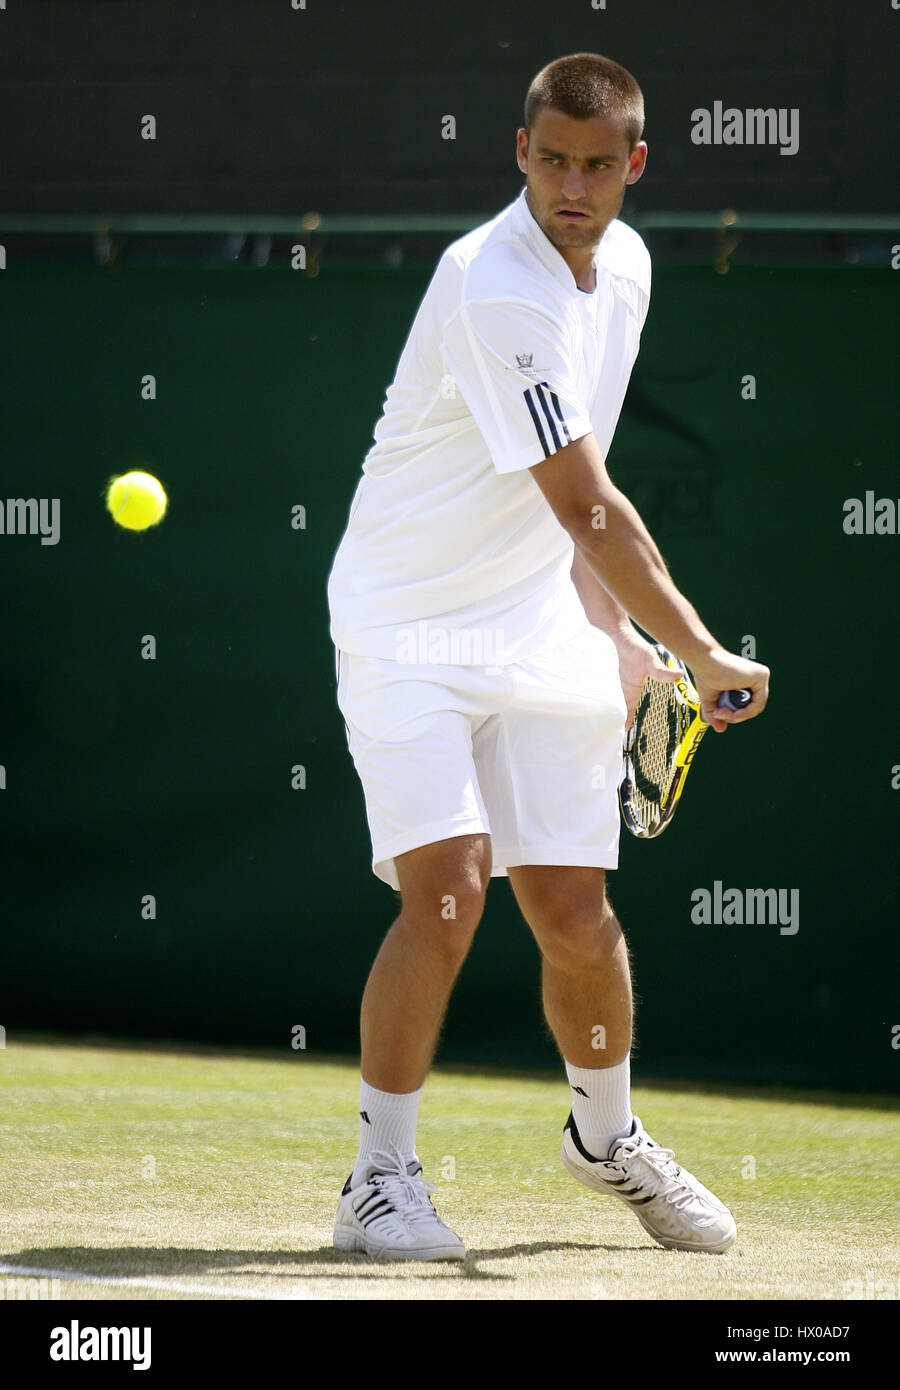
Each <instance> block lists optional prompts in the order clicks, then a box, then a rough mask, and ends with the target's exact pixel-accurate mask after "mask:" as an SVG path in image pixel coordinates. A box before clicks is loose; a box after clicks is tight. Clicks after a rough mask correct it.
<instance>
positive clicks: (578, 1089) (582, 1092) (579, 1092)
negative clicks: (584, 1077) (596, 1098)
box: [572, 1086, 588, 1100]
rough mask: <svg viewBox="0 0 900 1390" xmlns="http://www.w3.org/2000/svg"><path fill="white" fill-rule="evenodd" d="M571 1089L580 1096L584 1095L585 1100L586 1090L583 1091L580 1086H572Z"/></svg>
mask: <svg viewBox="0 0 900 1390" xmlns="http://www.w3.org/2000/svg"><path fill="white" fill-rule="evenodd" d="M572 1090H573V1091H577V1092H578V1094H579V1095H580V1096H584V1098H585V1100H587V1098H588V1093H587V1091H583V1090H582V1089H581V1087H580V1086H573V1087H572Z"/></svg>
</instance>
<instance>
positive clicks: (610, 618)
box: [572, 546, 678, 729]
mask: <svg viewBox="0 0 900 1390" xmlns="http://www.w3.org/2000/svg"><path fill="white" fill-rule="evenodd" d="M572 583H573V584H574V585H575V589H576V592H577V594H578V597H579V598H580V599H581V605H582V607H583V608H584V611H585V614H586V615H587V619H588V622H590V623H593V625H594V627H599V628H602V630H603V631H604V632H605V633H607V634H608V635H609V636H610V637H611V638H612V640H613V642H615V644H616V651H617V652H618V654H619V679H620V680H621V682H622V691H623V693H624V695H625V703H626V705H627V706H628V719H627V721H626V724H625V728H626V729H630V728H631V725H632V722H633V720H634V716H635V712H636V710H637V707H638V703H639V701H640V698H641V690H642V689H643V687H644V681H645V680H647V678H648V676H652V677H653V679H654V680H658V681H673V682H674V681H677V680H678V672H677V671H670V670H669V669H668V667H667V666H663V664H662V662H661V661H660V660H659V657H658V656H657V655H656V652H655V651H654V650H653V648H652V647H651V645H650V643H649V642H646V641H645V640H644V638H643V637H642V636H641V634H640V633H639V632H638V630H637V628H636V627H635V626H634V624H633V623H632V621H631V619H630V618H629V616H628V614H627V613H626V612H625V609H624V608H623V607H622V605H621V604H620V603H617V602H616V600H615V599H614V598H613V596H612V594H611V593H610V592H609V590H608V589H605V588H604V587H603V585H602V584H601V583H600V580H599V579H598V578H597V576H596V574H595V573H594V571H593V570H592V569H591V567H590V565H589V564H588V562H587V560H586V559H585V558H584V555H583V554H582V552H581V551H580V550H579V549H578V547H577V546H576V547H575V560H574V563H573V565H572Z"/></svg>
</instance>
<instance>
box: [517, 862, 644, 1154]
mask: <svg viewBox="0 0 900 1390" xmlns="http://www.w3.org/2000/svg"><path fill="white" fill-rule="evenodd" d="M509 880H510V884H511V886H512V889H513V892H514V893H515V896H516V901H517V902H518V904H519V907H520V908H521V910H522V914H523V916H524V917H525V920H526V921H527V922H528V925H529V926H530V927H531V930H532V932H533V933H534V937H535V940H536V941H537V943H538V946H539V947H540V950H541V955H542V957H543V965H542V974H543V981H542V983H543V1001H544V1013H545V1015H546V1018H547V1022H548V1024H549V1025H550V1029H551V1031H552V1033H553V1036H554V1037H555V1039H556V1042H557V1045H558V1047H559V1050H560V1052H561V1054H562V1057H563V1060H564V1062H565V1064H566V1072H567V1075H568V1078H569V1084H570V1087H571V1088H572V1110H573V1114H574V1116H575V1121H576V1124H577V1126H578V1129H579V1131H580V1132H581V1133H582V1137H583V1138H584V1140H585V1143H586V1144H587V1146H588V1147H589V1148H590V1150H591V1152H592V1153H597V1154H598V1156H599V1157H603V1158H605V1157H606V1154H607V1150H608V1147H609V1144H610V1143H611V1142H612V1140H613V1139H614V1138H618V1137H619V1136H620V1135H622V1134H625V1133H627V1132H628V1131H629V1128H630V1124H631V1120H632V1112H631V1076H630V1071H631V1063H630V1050H631V1037H632V1027H633V1002H632V991H631V970H630V966H629V960H628V947H627V944H626V942H625V938H624V936H623V934H622V929H621V927H620V926H619V923H618V920H617V919H616V916H615V913H614V912H613V910H612V907H611V905H610V903H609V900H608V898H607V896H606V881H605V880H606V875H605V871H604V870H603V869H593V868H571V867H568V866H564V867H560V866H555V865H554V866H544V865H527V866H520V867H518V868H512V869H510V870H509Z"/></svg>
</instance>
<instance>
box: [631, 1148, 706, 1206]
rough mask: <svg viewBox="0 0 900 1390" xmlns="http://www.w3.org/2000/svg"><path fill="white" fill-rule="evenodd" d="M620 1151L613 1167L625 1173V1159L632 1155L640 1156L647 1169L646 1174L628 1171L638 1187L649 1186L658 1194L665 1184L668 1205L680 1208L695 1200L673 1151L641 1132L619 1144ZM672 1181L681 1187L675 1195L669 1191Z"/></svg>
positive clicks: (634, 1156) (632, 1157)
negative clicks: (619, 1155)
mask: <svg viewBox="0 0 900 1390" xmlns="http://www.w3.org/2000/svg"><path fill="white" fill-rule="evenodd" d="M620 1152H622V1153H623V1157H622V1158H621V1159H617V1160H616V1162H615V1165H614V1166H615V1167H617V1168H621V1169H623V1170H624V1171H625V1172H627V1171H628V1164H629V1161H630V1160H631V1159H634V1158H636V1159H640V1160H641V1161H642V1162H643V1164H644V1165H645V1166H646V1167H647V1168H649V1169H650V1173H648V1174H646V1176H644V1175H643V1174H640V1175H638V1174H632V1173H629V1177H632V1178H633V1179H634V1181H636V1182H638V1183H640V1184H641V1185H642V1186H649V1187H650V1189H651V1190H652V1191H653V1192H654V1195H659V1194H660V1193H661V1192H662V1191H664V1190H665V1188H667V1187H668V1189H669V1190H668V1193H667V1197H668V1200H669V1203H670V1205H671V1206H673V1207H683V1206H686V1205H687V1204H688V1203H689V1202H692V1201H694V1200H695V1199H696V1196H697V1194H696V1192H694V1190H693V1188H692V1187H691V1186H690V1185H689V1184H688V1183H686V1182H685V1181H684V1180H683V1178H682V1177H681V1166H680V1165H679V1164H678V1163H676V1162H675V1150H674V1149H667V1148H665V1147H664V1146H663V1145H662V1144H657V1142H656V1140H655V1139H651V1138H650V1136H649V1134H647V1133H646V1132H645V1131H641V1132H640V1133H638V1134H636V1135H633V1136H632V1138H630V1139H626V1140H625V1141H624V1143H623V1144H622V1145H621V1147H620ZM673 1181H674V1182H676V1183H677V1184H678V1186H679V1187H680V1189H681V1191H680V1192H679V1193H678V1195H677V1196H674V1195H673V1194H672V1192H671V1183H672V1182H673Z"/></svg>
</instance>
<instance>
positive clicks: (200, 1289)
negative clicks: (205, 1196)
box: [0, 1264, 324, 1301]
mask: <svg viewBox="0 0 900 1390" xmlns="http://www.w3.org/2000/svg"><path fill="white" fill-rule="evenodd" d="M0 1274H11V1275H14V1276H16V1277H17V1278H24V1279H58V1280H59V1281H60V1283H64V1282H65V1283H74V1284H105V1285H108V1286H111V1287H114V1288H134V1289H158V1290H161V1291H162V1292H163V1293H203V1294H207V1295H208V1296H209V1297H211V1298H261V1299H265V1300H267V1301H268V1300H272V1301H280V1300H294V1299H316V1298H319V1297H324V1295H317V1294H311V1293H282V1294H279V1293H262V1292H260V1291H258V1290H253V1289H247V1290H243V1291H238V1290H237V1289H235V1288H224V1287H219V1286H218V1285H215V1284H182V1283H180V1282H179V1283H176V1282H174V1280H171V1279H159V1278H154V1276H153V1275H150V1274H147V1275H139V1276H138V1275H135V1276H134V1277H127V1276H125V1275H115V1274H111V1275H109V1276H106V1275H103V1274H85V1273H83V1272H82V1271H81V1270H75V1269H47V1268H46V1267H35V1268H32V1267H31V1266H30V1265H6V1264H0ZM247 1277H248V1278H253V1277H256V1278H259V1277H260V1276H259V1275H257V1276H253V1275H249V1276H247ZM262 1277H263V1278H264V1277H265V1276H262Z"/></svg>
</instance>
